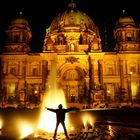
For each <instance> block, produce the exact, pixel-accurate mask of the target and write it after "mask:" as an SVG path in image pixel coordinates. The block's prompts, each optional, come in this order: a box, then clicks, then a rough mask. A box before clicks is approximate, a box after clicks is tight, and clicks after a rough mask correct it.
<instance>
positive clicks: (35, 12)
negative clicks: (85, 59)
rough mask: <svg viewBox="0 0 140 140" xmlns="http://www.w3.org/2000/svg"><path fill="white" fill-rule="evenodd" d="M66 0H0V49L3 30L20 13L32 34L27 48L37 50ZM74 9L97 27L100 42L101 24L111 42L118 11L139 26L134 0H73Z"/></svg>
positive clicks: (135, 1) (138, 9)
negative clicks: (124, 13) (83, 14)
mask: <svg viewBox="0 0 140 140" xmlns="http://www.w3.org/2000/svg"><path fill="white" fill-rule="evenodd" d="M69 2H70V0H1V1H0V48H2V46H3V45H4V41H3V36H4V30H6V29H7V28H8V25H10V22H11V21H12V20H13V19H15V18H18V16H19V12H20V11H23V17H24V18H25V19H27V21H28V22H29V24H30V28H31V31H32V34H33V37H32V41H31V48H32V50H33V51H41V50H42V45H43V40H44V37H45V31H46V28H48V27H49V25H50V24H51V22H52V20H53V19H54V17H55V16H57V15H58V14H59V13H62V12H64V11H65V10H66V9H67V7H68V3H69ZM74 2H75V3H76V5H77V9H78V10H81V11H82V12H85V13H86V14H87V15H88V16H90V17H91V18H92V19H93V22H94V23H95V24H96V25H97V26H98V27H99V31H100V34H101V38H102V40H103V39H104V25H106V29H107V32H108V42H109V44H110V46H111V47H112V46H113V43H112V32H113V29H114V26H115V22H116V21H117V20H118V18H119V17H120V15H121V14H122V9H126V12H127V13H128V14H129V15H130V16H132V17H133V18H134V20H135V21H136V22H137V23H139V25H140V8H139V7H140V6H139V3H138V0H74Z"/></svg>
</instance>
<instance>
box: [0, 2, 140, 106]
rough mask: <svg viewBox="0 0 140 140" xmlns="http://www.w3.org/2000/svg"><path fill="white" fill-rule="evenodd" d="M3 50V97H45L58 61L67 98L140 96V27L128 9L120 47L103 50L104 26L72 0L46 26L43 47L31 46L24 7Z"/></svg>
mask: <svg viewBox="0 0 140 140" xmlns="http://www.w3.org/2000/svg"><path fill="white" fill-rule="evenodd" d="M5 34H6V42H5V45H4V46H3V51H2V53H1V54H0V67H1V68H0V75H1V76H0V103H2V104H8V103H12V102H16V103H17V104H20V103H22V104H25V105H27V104H30V103H36V104H38V103H40V102H42V98H43V96H44V93H45V91H46V90H47V88H49V85H48V84H47V83H48V81H49V79H51V78H52V77H51V76H50V73H51V68H52V64H56V66H55V68H56V71H57V73H56V83H57V86H58V88H61V89H62V90H63V91H64V94H65V98H66V101H67V103H70V104H74V103H77V104H85V103H87V104H92V103H94V102H101V103H102V102H104V103H116V102H132V101H133V102H136V101H140V28H139V25H137V23H136V22H135V21H134V19H133V18H132V17H131V16H128V15H125V12H123V13H122V15H120V18H119V19H116V25H115V27H114V30H113V35H114V36H113V37H114V40H115V49H114V51H112V52H105V51H103V48H102V46H103V44H102V41H101V37H100V32H99V28H98V27H97V26H96V25H95V23H94V22H93V20H92V19H91V18H90V17H89V16H88V15H87V14H86V13H84V12H82V11H79V10H78V9H77V7H76V3H74V2H73V1H71V2H70V3H69V4H68V7H67V9H66V11H64V12H63V13H60V14H58V16H56V17H55V18H54V19H53V21H52V22H51V24H50V26H49V27H47V28H46V35H45V36H44V44H43V46H42V52H36V53H33V52H31V46H30V41H31V39H32V32H31V30H30V25H29V23H28V21H27V20H26V19H25V18H23V16H22V13H20V17H18V18H17V19H13V20H12V21H11V24H10V25H9V27H8V29H6V31H5Z"/></svg>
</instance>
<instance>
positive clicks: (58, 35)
mask: <svg viewBox="0 0 140 140" xmlns="http://www.w3.org/2000/svg"><path fill="white" fill-rule="evenodd" d="M47 50H51V51H55V52H70V51H72V52H83V53H84V52H85V51H89V50H90V51H101V39H100V35H99V29H98V27H97V26H96V25H95V24H94V23H93V21H92V19H91V18H90V17H89V16H88V15H87V14H85V13H84V12H81V11H79V10H77V9H76V4H75V3H73V1H71V3H70V4H69V5H68V9H67V10H66V11H65V12H63V13H60V14H59V15H58V16H57V17H56V18H54V20H53V21H52V23H51V25H50V27H49V28H48V29H47V30H46V37H45V39H44V46H43V51H47Z"/></svg>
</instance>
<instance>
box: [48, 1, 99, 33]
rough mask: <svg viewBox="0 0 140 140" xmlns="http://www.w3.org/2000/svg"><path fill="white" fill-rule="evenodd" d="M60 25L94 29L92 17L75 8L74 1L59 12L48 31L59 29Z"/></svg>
mask: <svg viewBox="0 0 140 140" xmlns="http://www.w3.org/2000/svg"><path fill="white" fill-rule="evenodd" d="M61 27H63V28H65V27H79V28H80V29H84V28H86V29H90V30H93V31H95V29H96V26H95V25H94V23H93V21H92V19H91V18H90V17H89V16H88V15H87V14H86V13H84V12H81V11H79V10H77V9H76V5H75V3H73V2H71V3H70V4H69V5H68V10H66V11H65V12H64V13H61V14H59V15H58V16H57V17H56V18H55V19H54V20H53V21H52V24H51V26H50V31H54V30H57V29H60V28H61Z"/></svg>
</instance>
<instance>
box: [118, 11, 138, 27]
mask: <svg viewBox="0 0 140 140" xmlns="http://www.w3.org/2000/svg"><path fill="white" fill-rule="evenodd" d="M122 12H123V15H122V16H121V17H120V18H119V20H118V21H117V22H116V27H125V26H127V25H131V26H136V23H135V21H134V19H133V18H132V17H131V16H128V15H127V14H126V11H125V10H123V11H122Z"/></svg>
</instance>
